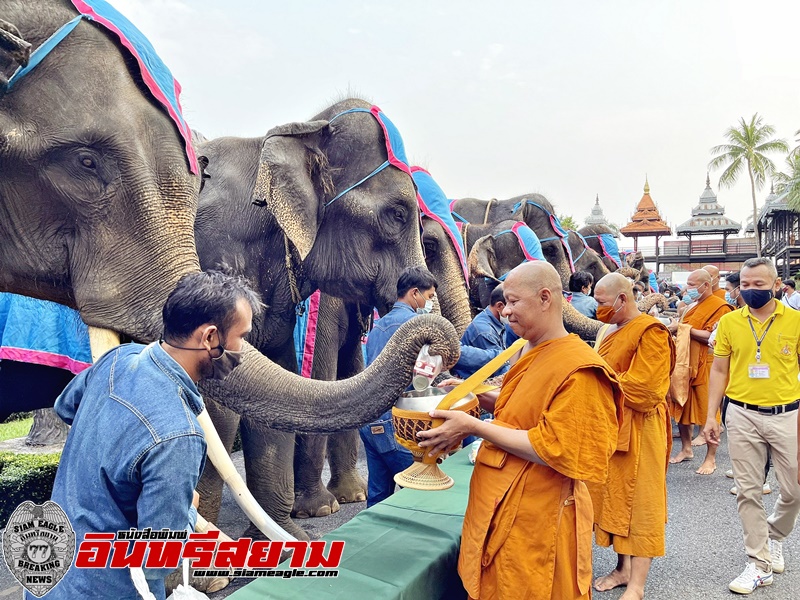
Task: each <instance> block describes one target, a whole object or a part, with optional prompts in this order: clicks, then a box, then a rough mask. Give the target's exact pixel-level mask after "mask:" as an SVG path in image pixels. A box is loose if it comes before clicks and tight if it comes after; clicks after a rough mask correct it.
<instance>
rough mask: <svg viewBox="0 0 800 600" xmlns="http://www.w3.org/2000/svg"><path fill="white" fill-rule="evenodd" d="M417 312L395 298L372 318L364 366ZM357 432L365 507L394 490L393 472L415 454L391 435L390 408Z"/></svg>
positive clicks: (407, 464) (397, 470)
mask: <svg viewBox="0 0 800 600" xmlns="http://www.w3.org/2000/svg"><path fill="white" fill-rule="evenodd" d="M416 314H417V313H416V311H415V310H414V309H413V308H411V307H410V306H409V305H408V304H406V303H405V302H400V301H398V302H395V303H394V306H392V310H390V311H389V312H388V313H387V314H386V316H384V317H381V318H380V319H379V320H378V321H376V322H375V326H374V327H373V328H372V331H371V332H370V334H369V337H368V338H367V366H369V365H370V364H372V362H373V361H374V360H375V359H376V358H377V357H378V355H379V354H380V353H381V351H382V350H383V349H384V347H385V346H386V344H387V343H388V342H389V338H391V337H392V335H393V334H394V332H395V331H397V330H398V329H399V328H400V326H401V325H402V324H403V323H405V322H407V321H410V320H411V319H413V318H414V317H415V316H416ZM358 432H359V435H360V436H361V440H362V441H363V442H364V450H365V452H366V455H367V467H368V469H369V477H368V482H367V507H370V506H372V505H373V504H376V503H378V502H380V501H381V500H385V499H386V498H388V497H389V496H391V495H392V494H393V493H394V486H395V483H394V476H395V475H396V474H397V473H399V472H400V471H402V470H403V469H405V468H407V467H409V466H411V463H413V462H414V457H413V455H412V454H411V452H410V451H409V450H407V449H406V448H403V446H401V445H400V444H398V443H397V440H396V439H395V437H394V427H393V426H392V411H391V410H388V411H386V412H385V413H383V414H382V415H381V416H380V418H379V419H378V420H377V421H373V422H372V423H368V424H366V425H362V426H361V428H359V430H358Z"/></svg>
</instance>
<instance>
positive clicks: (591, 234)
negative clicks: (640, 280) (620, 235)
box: [578, 225, 623, 272]
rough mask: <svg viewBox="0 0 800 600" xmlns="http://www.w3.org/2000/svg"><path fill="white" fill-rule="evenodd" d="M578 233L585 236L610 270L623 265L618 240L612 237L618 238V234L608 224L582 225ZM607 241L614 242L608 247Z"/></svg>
mask: <svg viewBox="0 0 800 600" xmlns="http://www.w3.org/2000/svg"><path fill="white" fill-rule="evenodd" d="M578 233H580V234H581V235H582V236H583V238H584V239H585V240H586V243H587V244H588V245H589V247H590V248H591V249H592V250H594V251H595V252H597V254H598V255H599V256H600V258H601V260H602V261H603V264H604V265H605V266H606V268H607V269H608V270H609V271H610V272H611V271H616V270H617V269H619V268H620V267H622V266H623V263H622V259H621V257H620V256H619V249H618V248H617V243H616V240H612V239H611V238H616V237H617V234H616V233H614V231H613V230H612V229H611V228H610V227H608V226H607V225H587V226H586V227H581V228H580V229H579V230H578ZM609 236H610V237H609ZM607 241H611V242H613V245H612V246H611V247H607V245H606V243H607Z"/></svg>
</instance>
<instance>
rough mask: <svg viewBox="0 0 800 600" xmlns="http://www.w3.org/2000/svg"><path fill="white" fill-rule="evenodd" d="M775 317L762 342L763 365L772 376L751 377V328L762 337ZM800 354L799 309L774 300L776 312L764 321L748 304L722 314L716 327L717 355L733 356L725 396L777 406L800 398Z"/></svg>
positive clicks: (753, 356)
mask: <svg viewBox="0 0 800 600" xmlns="http://www.w3.org/2000/svg"><path fill="white" fill-rule="evenodd" d="M773 317H774V319H775V320H774V322H773V323H772V326H771V327H770V328H769V331H767V334H766V336H765V337H764V341H763V342H761V364H762V365H763V364H768V365H769V379H751V378H750V376H749V373H748V367H749V366H750V365H751V364H755V362H756V349H757V345H756V339H755V337H754V336H753V332H752V330H751V329H750V320H752V323H753V329H755V332H756V335H757V336H758V337H759V338H761V336H762V335H763V334H764V331H765V330H766V329H767V325H768V324H769V322H770V320H772V318H773ZM798 355H800V311H797V310H794V309H792V308H787V307H786V306H784V305H783V304H782V303H781V302H777V301H776V302H775V311H774V312H773V313H772V315H771V316H770V317H768V318H767V319H766V321H764V322H763V323H762V322H761V321H759V320H758V319H757V318H756V317H754V316H753V315H752V314H751V313H750V307H749V306H745V307H744V308H740V309H739V310H735V311H733V312H731V313H728V314H727V315H725V316H723V317H722V318H721V319H720V320H719V325H718V326H717V341H716V345H715V346H714V356H719V357H723V358H730V361H731V362H730V369H729V373H730V378H729V380H728V387H727V389H726V390H725V395H726V396H728V397H729V398H732V399H733V400H738V401H740V402H747V403H748V404H757V405H759V406H775V405H778V404H788V403H789V402H794V401H795V400H798V399H800V381H798V379H797V376H798V372H800V370H799V369H798V362H797V360H798V358H797V357H798Z"/></svg>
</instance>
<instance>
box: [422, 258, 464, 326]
mask: <svg viewBox="0 0 800 600" xmlns="http://www.w3.org/2000/svg"><path fill="white" fill-rule="evenodd" d="M431 273H433V275H434V277H436V281H437V282H438V283H439V287H438V288H437V290H436V297H437V298H438V299H439V306H440V308H441V311H442V316H443V317H444V318H445V319H447V320H448V321H450V322H451V323H452V324H453V327H455V328H456V333H457V334H458V335H459V337H460V336H461V335H463V334H464V331H465V330H466V329H467V326H468V325H469V324H470V306H469V294H468V293H467V286H466V282H465V281H464V275H463V270H462V268H461V263H460V261H459V260H458V257H457V256H456V254H455V252H453V251H448V252H443V253H442V254H441V256H440V257H439V260H437V261H435V262H434V264H432V265H431Z"/></svg>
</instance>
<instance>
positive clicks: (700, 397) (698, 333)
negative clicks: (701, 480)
mask: <svg viewBox="0 0 800 600" xmlns="http://www.w3.org/2000/svg"><path fill="white" fill-rule="evenodd" d="M686 299H687V300H691V301H692V303H691V304H690V305H689V306H688V307H687V308H686V311H684V313H683V315H682V316H681V322H682V323H686V324H687V325H690V326H691V331H690V338H691V344H690V353H691V354H690V363H691V364H690V368H691V376H690V379H689V399H688V400H687V401H686V404H684V405H683V406H681V405H680V404H678V403H677V402H672V407H671V408H672V416H673V417H674V418H675V420H676V421H677V422H678V430H679V431H680V434H681V450H680V452H678V454H676V455H675V456H674V457H672V458H671V459H670V461H669V462H671V463H680V462H683V461H685V460H689V459H692V458H694V452H693V451H692V427H693V426H694V425H701V426H704V425H705V422H706V415H707V413H708V377H709V373H710V372H711V357H710V355H709V350H710V348H709V347H708V338H709V336H710V335H711V331H712V330H713V329H714V325H716V323H717V321H719V320H720V318H721V317H722V315H725V314H727V313H729V312H730V311H731V305H730V304H728V303H727V302H725V300H722V299H720V298H717V297H716V296H715V295H714V294H713V293H712V292H711V276H710V275H709V274H708V271H704V270H703V269H698V270H696V271H692V272H691V273H690V274H689V278H688V279H687V280H686ZM677 330H678V323H677V322H673V323H672V324H671V325H670V331H671V332H672V333H676V332H677ZM707 448H708V449H707V451H706V457H705V460H703V464H701V465H700V468H698V469H697V471H696V472H697V473H698V474H700V475H710V474H711V473H713V472H714V471H715V470H716V468H717V460H716V456H717V448H716V446H707Z"/></svg>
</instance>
